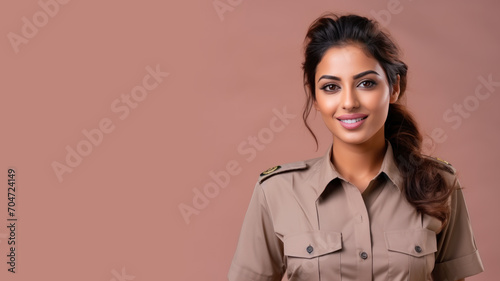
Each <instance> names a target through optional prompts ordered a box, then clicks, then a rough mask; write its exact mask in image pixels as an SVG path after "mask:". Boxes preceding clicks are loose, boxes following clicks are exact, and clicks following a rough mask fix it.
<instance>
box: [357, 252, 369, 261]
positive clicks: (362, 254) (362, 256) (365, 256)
mask: <svg viewBox="0 0 500 281" xmlns="http://www.w3.org/2000/svg"><path fill="white" fill-rule="evenodd" d="M359 256H360V257H361V258H362V259H364V260H366V259H367V258H368V254H367V253H366V252H361V253H360V254H359Z"/></svg>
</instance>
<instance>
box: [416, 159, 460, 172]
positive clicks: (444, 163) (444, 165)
mask: <svg viewBox="0 0 500 281" xmlns="http://www.w3.org/2000/svg"><path fill="white" fill-rule="evenodd" d="M423 156H424V157H426V158H427V159H430V160H432V161H435V162H436V163H438V165H439V166H440V168H441V170H444V171H446V172H448V173H449V174H451V175H456V173H457V170H456V169H455V167H453V166H452V165H451V163H450V162H448V161H446V160H443V159H442V158H439V157H437V156H430V155H425V154H423Z"/></svg>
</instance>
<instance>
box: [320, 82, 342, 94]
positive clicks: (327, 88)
mask: <svg viewBox="0 0 500 281" xmlns="http://www.w3.org/2000/svg"><path fill="white" fill-rule="evenodd" d="M338 88H339V87H338V86H337V85H335V84H326V85H324V86H323V87H321V90H323V91H326V92H333V91H335V90H337V89H338Z"/></svg>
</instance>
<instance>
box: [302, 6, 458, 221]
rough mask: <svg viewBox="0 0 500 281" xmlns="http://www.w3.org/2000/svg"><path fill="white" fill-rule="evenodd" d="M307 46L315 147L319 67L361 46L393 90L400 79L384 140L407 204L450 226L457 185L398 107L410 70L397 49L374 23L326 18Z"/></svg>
mask: <svg viewBox="0 0 500 281" xmlns="http://www.w3.org/2000/svg"><path fill="white" fill-rule="evenodd" d="M304 44H305V46H304V49H305V50H304V55H305V60H304V62H303V64H302V69H303V71H304V90H305V93H306V96H307V102H306V104H305V107H304V112H303V114H302V119H303V120H304V123H305V125H306V127H307V129H308V130H309V132H310V133H311V134H312V136H313V137H314V140H315V142H316V146H318V140H317V138H316V136H315V135H314V133H313V131H312V130H311V128H310V127H309V125H308V123H307V117H308V116H309V113H310V112H311V107H312V105H313V103H314V101H315V100H316V92H315V88H316V87H315V86H316V85H315V81H314V80H315V75H316V67H317V65H318V64H319V63H320V61H321V59H322V58H323V56H324V54H325V52H326V51H327V50H328V49H329V48H331V47H338V46H345V45H350V44H359V45H360V46H362V47H363V49H364V50H365V51H366V52H367V53H368V54H370V55H371V56H372V57H373V58H375V59H376V60H377V61H378V62H379V64H380V65H381V66H382V68H383V69H384V71H385V73H386V76H387V81H388V83H389V88H390V89H391V90H392V87H393V85H394V84H395V83H396V82H397V75H398V74H399V76H400V82H399V83H400V93H399V99H398V101H397V102H396V103H391V104H390V105H389V112H388V115H387V120H386V122H385V125H384V131H385V132H384V134H385V138H386V139H388V140H389V142H390V143H391V146H392V147H393V152H394V158H395V161H396V164H397V166H398V169H399V170H400V172H401V174H402V176H403V178H404V179H405V182H404V187H403V190H404V193H405V196H406V199H407V200H408V201H409V202H410V203H411V204H412V205H413V206H415V208H416V209H417V211H419V212H421V213H424V214H428V215H430V216H433V217H435V218H437V219H439V220H440V221H441V222H442V226H444V225H446V223H447V222H448V218H449V216H450V209H449V207H448V204H447V200H448V198H449V196H450V194H451V192H452V191H453V189H452V186H453V185H454V184H455V183H453V184H451V185H448V184H447V182H446V180H445V179H444V177H443V176H442V175H441V174H440V173H439V171H438V169H440V170H446V171H449V172H453V171H452V170H451V168H449V167H447V165H445V164H442V163H440V162H439V161H435V160H433V159H432V158H430V157H427V156H425V155H422V154H421V148H422V135H421V134H420V132H419V129H418V126H417V123H416V122H415V120H414V118H413V116H412V114H411V113H410V112H409V111H408V109H407V108H406V106H405V105H404V104H402V103H401V102H400V100H401V99H400V98H401V97H403V96H404V94H405V90H406V83H407V72H408V66H407V65H406V64H405V63H404V62H402V61H401V59H400V51H399V48H398V47H397V46H396V44H395V43H394V42H393V41H392V40H391V38H390V37H389V35H388V34H386V33H385V32H383V31H382V30H381V28H380V27H379V25H378V23H377V22H376V21H373V20H370V19H368V18H366V17H362V16H358V15H343V16H338V15H335V14H332V13H326V14H324V15H322V16H320V17H319V18H318V19H316V20H315V21H314V22H313V23H312V24H311V25H310V27H309V29H308V31H307V35H306V38H305V41H304Z"/></svg>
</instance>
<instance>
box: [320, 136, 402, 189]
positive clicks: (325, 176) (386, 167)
mask: <svg viewBox="0 0 500 281" xmlns="http://www.w3.org/2000/svg"><path fill="white" fill-rule="evenodd" d="M385 142H386V147H387V149H386V151H385V155H384V160H383V161H382V166H381V167H380V170H379V172H378V173H377V175H376V176H375V178H376V177H378V176H379V175H380V174H381V173H384V174H385V175H386V176H387V177H388V178H389V179H390V180H391V182H392V183H393V184H394V185H395V186H396V187H397V188H398V189H399V190H402V187H403V178H402V176H401V173H400V172H399V169H398V167H397V165H396V162H395V160H394V154H393V149H392V145H391V142H389V141H388V140H387V139H386V140H385ZM332 149H333V144H331V145H330V147H329V148H328V151H327V152H326V154H325V155H323V157H321V159H320V163H319V171H318V185H317V186H316V189H317V194H318V196H319V195H320V194H321V193H323V191H324V190H325V188H326V186H327V185H328V184H329V183H330V182H331V181H332V180H334V179H336V178H339V179H342V180H344V181H345V179H344V178H343V177H342V176H341V175H340V174H339V173H338V172H337V170H336V169H335V166H333V163H332V162H331V161H330V155H331V153H332Z"/></svg>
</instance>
